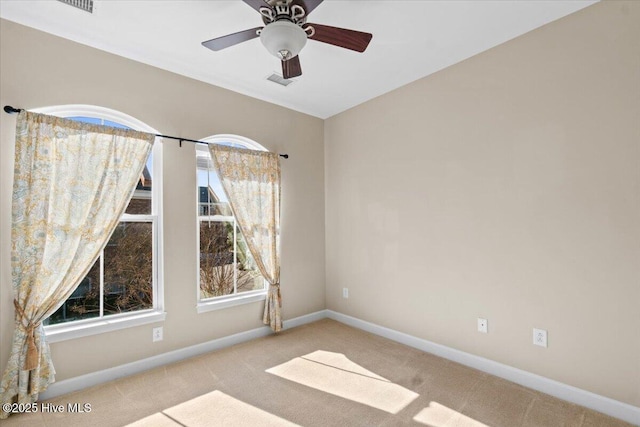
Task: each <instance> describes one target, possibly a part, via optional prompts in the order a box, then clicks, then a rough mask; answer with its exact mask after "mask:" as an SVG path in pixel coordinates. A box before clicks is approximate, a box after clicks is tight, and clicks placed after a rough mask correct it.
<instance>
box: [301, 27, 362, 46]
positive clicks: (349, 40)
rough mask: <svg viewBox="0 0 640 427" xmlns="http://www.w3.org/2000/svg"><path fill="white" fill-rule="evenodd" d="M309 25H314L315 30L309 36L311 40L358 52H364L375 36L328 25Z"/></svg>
mask: <svg viewBox="0 0 640 427" xmlns="http://www.w3.org/2000/svg"><path fill="white" fill-rule="evenodd" d="M307 26H312V27H313V29H314V30H315V34H314V35H313V36H311V37H309V38H310V39H311V40H316V41H319V42H323V43H328V44H332V45H334V46H339V47H343V48H345V49H351V50H355V51H356V52H364V51H365V49H367V46H369V42H370V41H371V38H372V37H373V35H372V34H370V33H363V32H361V31H354V30H347V29H344V28H338V27H330V26H328V25H320V24H307Z"/></svg>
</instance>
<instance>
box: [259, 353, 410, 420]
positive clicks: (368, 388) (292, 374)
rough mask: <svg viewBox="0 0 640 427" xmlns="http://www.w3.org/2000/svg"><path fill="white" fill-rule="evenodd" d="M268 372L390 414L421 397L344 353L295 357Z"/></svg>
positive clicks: (311, 354)
mask: <svg viewBox="0 0 640 427" xmlns="http://www.w3.org/2000/svg"><path fill="white" fill-rule="evenodd" d="M266 372H268V373H270V374H273V375H277V376H279V377H281V378H285V379H287V380H289V381H294V382H297V383H298V384H302V385H305V386H307V387H312V388H315V389H316V390H320V391H323V392H325V393H330V394H333V395H335V396H339V397H342V398H344V399H349V400H351V401H354V402H358V403H362V404H364V405H367V406H371V407H373V408H377V409H380V410H382V411H386V412H389V413H391V414H397V413H398V412H400V411H401V410H402V409H404V408H405V407H406V406H407V405H409V404H410V403H411V402H413V400H415V399H416V398H417V397H418V396H419V394H417V393H414V392H413V391H411V390H408V389H406V388H404V387H402V386H400V385H398V384H394V383H392V382H390V381H389V380H387V379H385V378H383V377H381V376H379V375H377V374H375V373H373V372H371V371H368V370H366V369H364V368H363V367H362V366H360V365H358V364H357V363H354V362H352V361H351V360H349V359H348V358H347V357H346V356H345V355H343V354H340V353H331V352H328V351H315V352H313V353H309V354H307V355H304V356H302V357H296V358H294V359H291V360H290V361H288V362H285V363H283V364H281V365H278V366H275V367H273V368H270V369H267V371H266Z"/></svg>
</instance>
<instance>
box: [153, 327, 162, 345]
mask: <svg viewBox="0 0 640 427" xmlns="http://www.w3.org/2000/svg"><path fill="white" fill-rule="evenodd" d="M156 341H162V326H158V327H157V328H153V342H156Z"/></svg>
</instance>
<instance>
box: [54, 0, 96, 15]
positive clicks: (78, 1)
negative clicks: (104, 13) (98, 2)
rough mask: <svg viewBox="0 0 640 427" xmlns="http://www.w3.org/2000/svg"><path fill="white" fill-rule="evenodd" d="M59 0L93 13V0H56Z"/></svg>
mask: <svg viewBox="0 0 640 427" xmlns="http://www.w3.org/2000/svg"><path fill="white" fill-rule="evenodd" d="M58 1H59V2H62V3H65V4H68V5H70V6H74V7H77V8H78V9H82V10H84V11H85V12H89V13H93V0H58Z"/></svg>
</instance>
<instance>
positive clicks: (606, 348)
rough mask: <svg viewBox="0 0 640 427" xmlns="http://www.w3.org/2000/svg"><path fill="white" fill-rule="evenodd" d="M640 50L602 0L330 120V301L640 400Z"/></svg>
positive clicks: (636, 8)
mask: <svg viewBox="0 0 640 427" xmlns="http://www.w3.org/2000/svg"><path fill="white" fill-rule="evenodd" d="M639 53H640V2H604V3H600V4H596V5H594V6H592V7H589V8H586V9H584V10H582V11H580V12H577V13H575V14H573V15H570V16H568V17H566V18H564V19H561V20H559V21H556V22H554V23H551V24H549V25H547V26H544V27H542V28H540V29H537V30H535V31H533V32H531V33H528V34H526V35H524V36H522V37H519V38H517V39H515V40H512V41H510V42H508V43H505V44H503V45H501V46H498V47H496V48H494V49H492V50H490V51H488V52H485V53H482V54H480V55H478V56H476V57H473V58H471V59H469V60H467V61H464V62H462V63H459V64H457V65H455V66H453V67H450V68H448V69H445V70H443V71H441V72H439V73H437V74H435V75H432V76H429V77H427V78H424V79H422V80H419V81H416V82H414V83H412V84H410V85H407V86H405V87H402V88H400V89H398V90H395V91H393V92H391V93H388V94H386V95H384V96H381V97H379V98H377V99H374V100H372V101H370V102H367V103H365V104H362V105H360V106H358V107H355V108H353V109H351V110H349V111H347V112H344V113H342V114H339V115H337V116H334V117H332V118H330V119H328V120H326V122H325V183H326V187H325V192H326V230H327V233H326V262H327V267H326V277H327V290H326V293H327V308H329V309H332V310H336V311H339V312H342V313H345V314H348V315H352V316H355V317H358V318H361V319H364V320H367V321H371V322H374V323H376V324H380V325H384V326H387V327H390V328H393V329H397V330H399V331H403V332H406V333H408V334H411V335H415V336H418V337H421V338H424V339H427V340H431V341H434V342H437V343H440V344H444V345H447V346H450V347H453V348H456V349H460V350H463V351H466V352H469V353H473V354H476V355H479V356H482V357H486V358H489V359H492V360H496V361H498V362H501V363H504V364H507V365H511V366H514V367H517V368H520V369H524V370H526V371H529V372H533V373H536V374H540V375H543V376H545V377H548V378H552V379H554V380H557V381H561V382H563V383H566V384H570V385H573V386H576V387H579V388H582V389H585V390H589V391H592V392H595V393H598V394H602V395H604V396H608V397H611V398H613V399H617V400H619V401H622V402H626V403H629V404H632V405H635V406H640V167H639V166H640V57H639ZM416 54H420V55H428V54H429V52H416ZM343 287H348V288H349V291H350V296H349V299H343V298H342V288H343ZM477 317H486V318H488V320H489V333H488V334H486V335H485V334H480V333H478V332H476V318H477ZM533 327H538V328H544V329H547V330H548V333H549V347H548V348H546V349H544V348H540V347H535V346H533V345H532V328H533Z"/></svg>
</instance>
